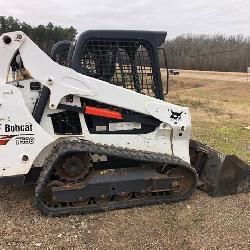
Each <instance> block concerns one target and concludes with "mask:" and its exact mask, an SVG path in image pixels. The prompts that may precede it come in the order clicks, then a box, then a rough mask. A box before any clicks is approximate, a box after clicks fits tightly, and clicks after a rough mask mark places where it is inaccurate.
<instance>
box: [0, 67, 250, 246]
mask: <svg viewBox="0 0 250 250" xmlns="http://www.w3.org/2000/svg"><path fill="white" fill-rule="evenodd" d="M165 73H166V72H163V74H165ZM166 100H167V101H169V102H172V103H175V104H180V105H184V106H188V107H190V109H191V113H192V124H193V134H192V137H193V138H196V139H198V140H201V141H203V142H206V143H208V144H209V145H210V146H212V147H214V148H215V149H217V150H220V151H222V152H224V153H229V154H237V155H239V156H240V157H241V158H243V159H244V160H246V161H248V162H250V130H248V129H245V127H247V126H250V84H246V75H245V74H241V73H217V72H195V71H181V74H180V76H173V77H171V81H170V92H169V95H168V96H167V97H166ZM33 196H34V188H33V187H30V186H26V187H22V188H14V187H11V188H5V187H2V188H1V187H0V221H1V227H0V249H29V248H30V249H101V250H102V249H133V250H134V249H250V231H249V229H250V193H249V194H240V195H234V196H228V197H221V198H216V199H213V198H210V197H209V196H207V195H206V194H205V193H202V192H201V191H196V192H195V194H194V195H193V197H192V198H191V199H190V200H187V201H184V202H180V203H175V204H162V205H154V206H148V207H143V208H133V209H127V210H118V211H107V212H104V213H99V214H92V215H85V216H70V217H62V218H49V217H45V216H43V215H41V214H40V213H39V212H38V211H36V209H34V207H33V202H34V199H33Z"/></svg>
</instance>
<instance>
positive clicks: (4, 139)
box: [0, 135, 15, 145]
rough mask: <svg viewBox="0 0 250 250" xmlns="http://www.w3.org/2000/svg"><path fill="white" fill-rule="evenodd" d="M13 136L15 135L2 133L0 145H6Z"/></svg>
mask: <svg viewBox="0 0 250 250" xmlns="http://www.w3.org/2000/svg"><path fill="white" fill-rule="evenodd" d="M14 136H15V135H2V137H0V145H6V144H7V143H8V142H9V141H10V139H11V138H13V137H14Z"/></svg>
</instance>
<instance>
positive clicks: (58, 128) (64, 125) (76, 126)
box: [49, 111, 82, 135]
mask: <svg viewBox="0 0 250 250" xmlns="http://www.w3.org/2000/svg"><path fill="white" fill-rule="evenodd" d="M49 116H50V117H51V120H52V124H53V128H54V132H55V134H57V135H65V134H70V135H71V134H73V135H78V134H82V127H81V123H80V118H79V114H78V113H76V112H71V111H64V112H60V113H56V114H51V115H49Z"/></svg>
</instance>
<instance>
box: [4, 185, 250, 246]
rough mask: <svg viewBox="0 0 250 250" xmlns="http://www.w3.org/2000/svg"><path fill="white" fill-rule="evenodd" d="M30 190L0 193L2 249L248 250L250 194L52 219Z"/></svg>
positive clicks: (12, 189) (200, 196)
mask: <svg viewBox="0 0 250 250" xmlns="http://www.w3.org/2000/svg"><path fill="white" fill-rule="evenodd" d="M33 194H34V187H32V186H25V187H22V188H16V187H8V188H7V187H0V218H1V227H0V236H1V237H0V249H17V248H18V249H19V248H22V249H28V248H32V249H35V248H37V249H38V248H40V249H250V194H241V195H235V196H228V197H223V198H216V199H212V198H210V197H209V196H207V195H206V194H204V193H202V192H200V191H196V193H195V194H194V196H193V197H192V198H191V199H190V200H188V201H185V202H180V203H174V204H162V205H155V206H148V207H143V208H133V209H126V210H117V211H107V212H103V213H97V214H90V215H82V216H69V217H60V218H50V217H45V216H43V215H41V214H40V213H39V212H38V211H37V210H36V209H35V208H34V207H33V203H34V199H33Z"/></svg>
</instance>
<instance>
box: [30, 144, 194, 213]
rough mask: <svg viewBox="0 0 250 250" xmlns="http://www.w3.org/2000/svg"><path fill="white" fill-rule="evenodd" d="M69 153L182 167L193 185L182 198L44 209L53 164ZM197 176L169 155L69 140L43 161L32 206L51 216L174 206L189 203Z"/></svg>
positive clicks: (183, 162) (57, 146) (157, 198)
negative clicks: (151, 206) (163, 205)
mask: <svg viewBox="0 0 250 250" xmlns="http://www.w3.org/2000/svg"><path fill="white" fill-rule="evenodd" d="M69 152H72V153H73V152H88V153H92V154H99V155H108V156H116V157H120V158H124V159H130V160H131V159H132V160H137V161H143V162H148V163H160V164H163V165H165V164H170V165H175V166H181V167H184V168H186V169H188V170H190V172H192V174H193V178H194V182H193V185H192V187H191V189H190V190H189V191H188V192H186V193H184V194H182V195H169V196H164V197H152V198H150V199H145V200H137V199H134V200H131V201H126V202H112V201H111V202H109V203H108V204H107V205H96V204H94V205H88V206H86V207H61V208H51V207H47V206H46V205H45V204H44V203H43V201H42V192H43V190H44V188H45V187H46V184H47V182H48V180H49V178H50V175H51V173H52V171H53V166H54V163H55V162H56V161H57V160H58V159H59V158H60V157H62V156H64V155H65V154H67V153H69ZM197 181H198V176H197V173H196V170H195V169H194V168H193V167H192V166H191V165H190V164H188V163H187V162H185V161H183V160H182V159H180V158H178V157H176V156H173V155H168V154H162V153H155V152H149V151H141V150H132V149H128V148H122V147H116V146H109V145H103V144H95V143H93V142H90V141H86V140H69V141H63V142H59V143H58V144H57V145H56V146H55V147H54V149H53V151H52V153H51V154H50V156H49V157H48V158H47V159H46V161H45V164H44V167H43V170H42V171H41V174H40V177H39V179H38V182H37V186H36V189H35V206H36V207H37V208H38V209H39V210H40V211H41V212H43V213H44V214H46V215H50V216H59V215H69V214H85V213H90V212H99V211H103V210H111V209H120V208H130V207H135V206H144V205H151V204H156V203H163V202H164V203H168V202H177V201H182V200H185V199H188V198H189V197H190V196H191V195H192V194H193V192H194V191H195V189H196V186H197Z"/></svg>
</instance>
